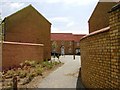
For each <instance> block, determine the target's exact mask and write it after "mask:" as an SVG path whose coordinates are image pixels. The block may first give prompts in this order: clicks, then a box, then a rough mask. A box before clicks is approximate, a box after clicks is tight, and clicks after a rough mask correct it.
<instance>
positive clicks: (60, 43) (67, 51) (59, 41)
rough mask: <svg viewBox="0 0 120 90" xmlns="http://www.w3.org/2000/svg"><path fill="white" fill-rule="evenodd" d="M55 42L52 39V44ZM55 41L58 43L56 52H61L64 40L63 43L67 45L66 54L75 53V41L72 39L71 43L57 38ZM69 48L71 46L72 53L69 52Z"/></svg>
mask: <svg viewBox="0 0 120 90" xmlns="http://www.w3.org/2000/svg"><path fill="white" fill-rule="evenodd" d="M53 42H54V41H51V45H52V43H53ZM55 42H56V44H57V48H56V52H58V53H60V54H61V46H62V42H63V45H64V47H65V54H66V55H71V54H73V42H72V41H71V45H70V41H62V40H57V41H55ZM69 48H71V53H70V52H69ZM51 51H52V48H51Z"/></svg>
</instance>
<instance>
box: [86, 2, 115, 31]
mask: <svg viewBox="0 0 120 90" xmlns="http://www.w3.org/2000/svg"><path fill="white" fill-rule="evenodd" d="M116 4H117V2H113V1H112V2H98V4H97V5H96V7H95V9H94V11H93V13H92V15H91V17H90V19H89V21H88V23H89V33H91V32H94V31H97V30H100V29H101V28H105V27H108V26H109V14H108V11H109V10H110V8H112V7H113V6H114V5H116Z"/></svg>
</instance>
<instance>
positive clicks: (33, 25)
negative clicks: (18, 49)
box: [4, 5, 51, 59]
mask: <svg viewBox="0 0 120 90" xmlns="http://www.w3.org/2000/svg"><path fill="white" fill-rule="evenodd" d="M50 32H51V23H50V22H49V21H47V20H46V18H44V17H43V16H42V15H41V14H40V13H39V12H37V11H36V10H35V9H34V7H32V6H31V5H30V6H28V7H26V8H24V9H22V10H20V11H18V12H16V13H14V14H12V15H10V16H8V17H7V18H6V19H5V20H4V41H10V42H22V43H37V44H44V59H50V58H51V55H50V50H51V45H50V39H51V37H50Z"/></svg>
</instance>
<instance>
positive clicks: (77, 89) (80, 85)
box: [76, 68, 85, 90]
mask: <svg viewBox="0 0 120 90" xmlns="http://www.w3.org/2000/svg"><path fill="white" fill-rule="evenodd" d="M80 89H82V90H85V87H84V85H83V84H82V80H81V68H80V69H79V75H78V79H77V84H76V90H80Z"/></svg>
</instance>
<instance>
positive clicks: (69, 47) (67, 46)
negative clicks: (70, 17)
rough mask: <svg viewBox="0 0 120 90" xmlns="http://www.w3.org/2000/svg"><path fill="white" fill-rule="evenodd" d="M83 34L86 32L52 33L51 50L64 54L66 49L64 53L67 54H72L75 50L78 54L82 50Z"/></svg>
mask: <svg viewBox="0 0 120 90" xmlns="http://www.w3.org/2000/svg"><path fill="white" fill-rule="evenodd" d="M83 36H85V34H72V33H52V34H51V46H52V48H51V52H54V51H56V52H57V53H60V54H62V53H63V51H64V54H66V55H72V54H74V52H75V53H76V54H77V53H79V52H80V47H79V46H80V43H79V41H80V39H81V38H82V37H83ZM54 46H55V47H54ZM63 47H64V48H63ZM63 49H64V50H63Z"/></svg>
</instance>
